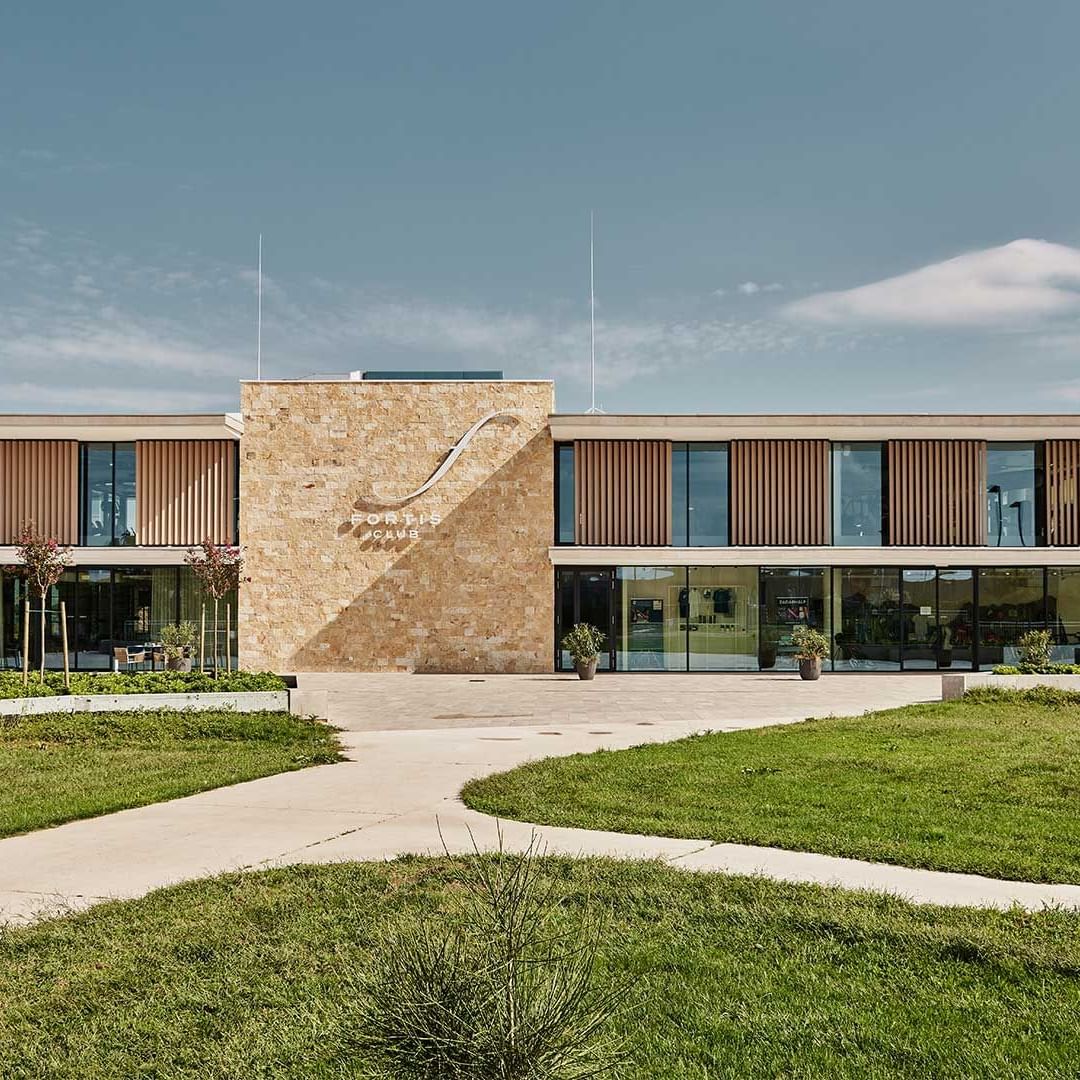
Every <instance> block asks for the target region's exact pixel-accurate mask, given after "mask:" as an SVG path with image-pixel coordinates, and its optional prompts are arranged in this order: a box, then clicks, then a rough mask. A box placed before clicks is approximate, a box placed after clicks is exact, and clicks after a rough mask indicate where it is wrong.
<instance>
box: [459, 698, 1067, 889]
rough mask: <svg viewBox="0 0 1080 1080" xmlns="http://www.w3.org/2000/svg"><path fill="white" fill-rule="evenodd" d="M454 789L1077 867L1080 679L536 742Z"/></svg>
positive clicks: (575, 819)
mask: <svg viewBox="0 0 1080 1080" xmlns="http://www.w3.org/2000/svg"><path fill="white" fill-rule="evenodd" d="M463 797H464V799H465V802H466V803H467V804H468V805H469V806H471V807H473V808H474V809H477V810H482V811H485V812H487V813H490V814H497V815H498V816H500V817H507V818H517V819H520V820H524V821H532V822H536V823H540V824H546V825H571V826H580V827H584V828H591V829H610V830H615V831H618V832H628V833H647V834H654V835H660V836H675V837H688V838H699V839H709V840H715V841H722V842H730V843H743V844H763V845H768V846H775V847H781V848H789V849H792V850H796V851H818V852H823V853H825V854H829V855H842V856H847V857H852V858H862V859H870V860H874V861H877V862H887V863H897V864H900V865H904V866H918V867H929V868H932V869H936V870H956V871H962V872H967V873H978V874H986V875H989V876H991V877H999V878H1017V879H1022V880H1028V881H1050V882H1054V881H1056V882H1080V831H1078V829H1077V826H1076V806H1077V799H1078V798H1080V695H1072V696H1070V695H1062V694H1061V692H1060V691H1037V692H1034V693H1030V694H1025V693H1020V694H1008V693H1003V692H1001V691H996V692H984V693H981V694H977V695H969V697H967V698H965V699H963V700H961V701H955V702H941V703H934V704H928V705H911V706H907V707H905V708H901V709H890V710H888V711H886V712H878V713H868V714H866V715H865V716H856V717H844V718H828V719H821V720H808V721H806V722H804V723H800V724H792V725H786V726H777V727H767V728H759V729H756V730H752V731H738V732H730V733H725V734H712V735H700V736H695V737H693V738H689V739H682V740H680V741H678V742H672V743H664V744H656V745H649V746H640V747H635V748H634V749H631V750H618V751H601V752H599V753H594V754H578V755H575V756H573V757H566V758H550V759H547V760H544V761H538V762H533V763H531V764H527V765H524V766H522V767H520V768H517V769H513V770H511V771H510V772H506V773H502V774H499V775H495V776H489V777H485V778H483V779H480V780H475V781H473V782H471V783H470V784H468V785H467V786H466V787H465V790H464V792H463Z"/></svg>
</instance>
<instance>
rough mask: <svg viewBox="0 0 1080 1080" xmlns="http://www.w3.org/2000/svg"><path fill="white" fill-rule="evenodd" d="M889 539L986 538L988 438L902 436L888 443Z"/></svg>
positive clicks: (914, 542) (974, 542) (929, 542)
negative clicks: (915, 437) (986, 440)
mask: <svg viewBox="0 0 1080 1080" xmlns="http://www.w3.org/2000/svg"><path fill="white" fill-rule="evenodd" d="M888 460H889V543H890V544H901V545H909V546H914V547H936V546H958V545H959V546H963V545H970V546H981V545H983V544H985V543H986V443H985V442H982V441H980V440H977V439H897V440H893V441H891V442H889V444H888Z"/></svg>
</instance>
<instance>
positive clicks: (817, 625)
mask: <svg viewBox="0 0 1080 1080" xmlns="http://www.w3.org/2000/svg"><path fill="white" fill-rule="evenodd" d="M760 582H761V584H760V587H759V594H760V612H761V615H760V620H759V627H760V632H759V642H758V655H759V658H760V660H761V667H762V669H765V670H768V669H772V668H777V669H783V670H792V669H794V668H797V667H798V666H799V664H798V661H797V660H796V659H795V643H794V641H793V640H792V634H793V633H794V630H795V628H796V627H797V626H811V627H813V628H814V629H815V630H820V631H822V633H824V634H825V636H826V637H828V636H829V626H828V623H827V622H826V614H827V612H828V606H827V605H826V602H825V600H826V597H827V595H828V593H829V584H828V571H827V570H825V569H824V568H822V567H818V566H814V567H801V566H800V567H794V566H792V567H788V566H763V567H762V568H761V578H760ZM826 666H828V662H827V661H826Z"/></svg>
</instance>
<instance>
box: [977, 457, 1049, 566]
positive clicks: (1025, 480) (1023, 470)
mask: <svg viewBox="0 0 1080 1080" xmlns="http://www.w3.org/2000/svg"><path fill="white" fill-rule="evenodd" d="M1038 456H1039V455H1038V454H1037V452H1036V446H1035V443H990V444H989V446H988V447H987V449H986V485H987V486H986V542H987V543H988V544H989V545H990V546H991V547H1034V546H1035V545H1036V544H1037V543H1039V542H1040V539H1041V537H1040V535H1039V534H1040V532H1041V527H1040V526H1041V522H1040V518H1041V516H1042V515H1041V512H1040V511H1041V505H1040V504H1041V501H1042V490H1041V488H1042V484H1041V480H1042V469H1041V468H1040V467H1039V466H1040V462H1039V461H1038Z"/></svg>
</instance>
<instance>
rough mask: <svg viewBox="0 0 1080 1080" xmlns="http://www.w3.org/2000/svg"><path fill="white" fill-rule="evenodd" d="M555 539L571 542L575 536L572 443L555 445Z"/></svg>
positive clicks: (562, 542)
mask: <svg viewBox="0 0 1080 1080" xmlns="http://www.w3.org/2000/svg"><path fill="white" fill-rule="evenodd" d="M555 462H556V470H555V541H556V543H559V544H572V543H574V540H575V539H576V536H577V530H576V528H575V526H576V521H575V518H574V444H573V443H559V444H558V445H557V446H556V447H555Z"/></svg>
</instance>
